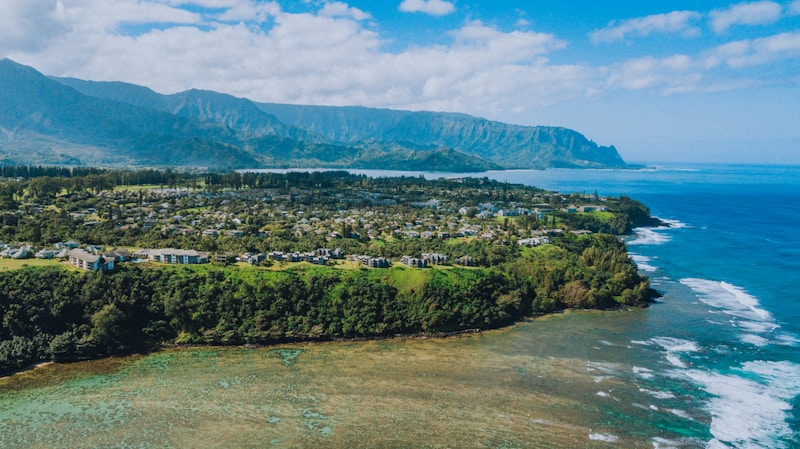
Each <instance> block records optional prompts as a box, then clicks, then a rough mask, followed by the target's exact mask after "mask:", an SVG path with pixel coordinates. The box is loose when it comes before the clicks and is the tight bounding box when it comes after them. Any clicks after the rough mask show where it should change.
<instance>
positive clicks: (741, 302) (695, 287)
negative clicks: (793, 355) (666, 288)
mask: <svg viewBox="0 0 800 449" xmlns="http://www.w3.org/2000/svg"><path fill="white" fill-rule="evenodd" d="M681 284H683V285H685V286H687V287H689V288H690V289H692V291H693V292H694V293H695V294H696V295H697V298H698V299H699V300H700V301H702V302H703V303H705V304H707V305H709V306H711V307H714V308H715V309H717V310H719V311H720V312H722V313H724V314H727V315H731V316H733V317H734V318H733V319H732V320H730V324H732V325H734V326H736V327H737V328H739V329H741V330H742V332H744V335H742V337H741V340H742V341H743V342H745V343H749V344H752V345H755V346H766V345H767V344H769V338H767V337H773V336H774V335H773V333H774V332H775V331H776V330H777V329H779V328H780V326H779V325H778V324H777V323H776V322H775V320H774V318H773V317H772V314H771V313H769V312H768V311H766V310H764V309H762V308H761V307H760V306H761V304H760V303H759V302H758V298H756V297H755V296H753V295H750V294H749V293H747V292H746V291H745V290H744V289H743V288H741V287H737V286H735V285H733V284H729V283H727V282H720V281H710V280H707V279H696V278H687V279H681Z"/></svg>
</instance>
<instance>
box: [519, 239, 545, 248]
mask: <svg viewBox="0 0 800 449" xmlns="http://www.w3.org/2000/svg"><path fill="white" fill-rule="evenodd" d="M517 244H518V245H520V246H539V245H541V244H542V239H540V238H537V237H531V238H529V239H520V240H517Z"/></svg>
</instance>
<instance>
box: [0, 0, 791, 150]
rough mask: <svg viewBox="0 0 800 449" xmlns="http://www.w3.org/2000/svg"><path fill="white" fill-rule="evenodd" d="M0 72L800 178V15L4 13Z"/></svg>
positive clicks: (422, 10) (681, 4)
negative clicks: (452, 123) (427, 117)
mask: <svg viewBox="0 0 800 449" xmlns="http://www.w3.org/2000/svg"><path fill="white" fill-rule="evenodd" d="M0 57H9V58H11V59H14V60H16V61H18V62H20V63H23V64H28V65H31V66H33V67H35V68H36V69H38V70H39V71H41V72H43V73H45V74H48V75H56V76H74V77H78V78H83V79H93V80H121V81H127V82H132V83H136V84H141V85H145V86H148V87H150V88H152V89H154V90H156V91H158V92H162V93H173V92H177V91H180V90H185V89H188V88H199V89H213V90H217V91H221V92H226V93H230V94H232V95H236V96H240V97H247V98H251V99H253V100H257V101H271V102H282V103H300V104H328V105H363V106H372V107H386V108H399V109H413V110H420V109H426V110H436V111H454V112H465V113H469V114H472V115H476V116H480V117H485V118H489V119H494V120H501V121H505V122H511V123H518V124H523V125H555V126H565V127H569V128H573V129H576V130H578V131H580V132H582V133H584V134H585V135H586V136H587V137H589V138H590V139H592V140H594V141H596V142H597V143H599V144H601V145H615V146H617V148H618V150H619V151H620V153H621V154H622V156H623V157H624V158H625V159H626V160H628V161H633V162H661V161H685V162H765V163H792V164H800V113H798V112H797V110H798V106H797V105H798V104H800V0H784V1H770V0H765V1H754V2H723V1H705V2H697V1H658V2H652V1H645V2H621V1H598V2H584V1H581V2H578V1H576V0H562V1H560V2H551V1H526V2H519V1H509V0H494V1H470V0H382V1H366V0H350V1H328V0H293V1H280V0H278V1H259V0H3V1H2V2H0Z"/></svg>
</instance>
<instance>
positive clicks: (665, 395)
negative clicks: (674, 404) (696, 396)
mask: <svg viewBox="0 0 800 449" xmlns="http://www.w3.org/2000/svg"><path fill="white" fill-rule="evenodd" d="M639 391H641V392H642V393H647V394H649V395H650V396H652V397H654V398H656V399H672V398H674V397H675V395H674V394H672V393H670V392H668V391H655V390H648V389H647V388H640V389H639Z"/></svg>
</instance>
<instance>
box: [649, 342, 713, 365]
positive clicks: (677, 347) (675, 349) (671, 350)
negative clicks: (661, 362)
mask: <svg viewBox="0 0 800 449" xmlns="http://www.w3.org/2000/svg"><path fill="white" fill-rule="evenodd" d="M641 343H644V344H645V345H657V346H661V347H662V348H663V349H664V350H666V351H667V356H666V359H667V361H668V362H669V363H670V364H671V365H672V366H675V367H678V368H686V367H687V365H686V363H685V362H684V361H683V360H681V355H682V354H689V353H692V352H697V351H698V350H699V349H700V348H699V347H698V346H697V343H695V342H693V341H691V340H684V339H682V338H674V337H654V338H651V339H650V340H647V341H645V342H641Z"/></svg>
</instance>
